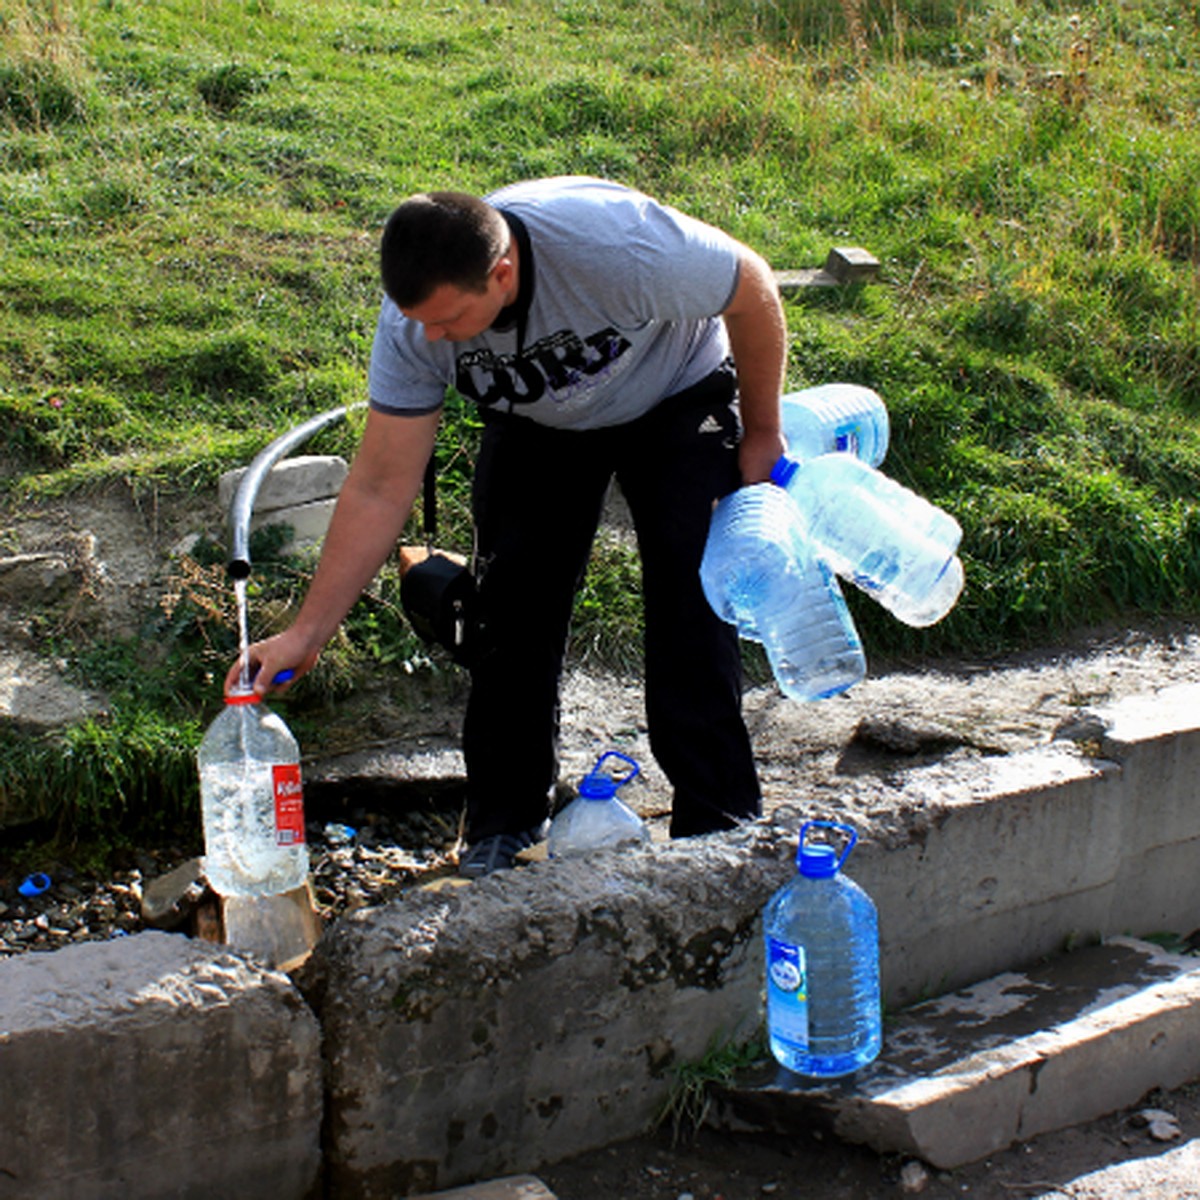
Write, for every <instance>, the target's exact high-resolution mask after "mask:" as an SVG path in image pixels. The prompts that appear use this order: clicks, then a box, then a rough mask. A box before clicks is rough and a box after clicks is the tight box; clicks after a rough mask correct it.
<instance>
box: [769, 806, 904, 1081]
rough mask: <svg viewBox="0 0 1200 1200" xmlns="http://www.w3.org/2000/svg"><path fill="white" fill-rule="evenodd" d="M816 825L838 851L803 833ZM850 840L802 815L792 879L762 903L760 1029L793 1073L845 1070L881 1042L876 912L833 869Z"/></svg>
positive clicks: (864, 1060) (845, 829) (869, 1057)
mask: <svg viewBox="0 0 1200 1200" xmlns="http://www.w3.org/2000/svg"><path fill="white" fill-rule="evenodd" d="M817 829H821V830H828V831H832V832H833V833H834V834H836V835H837V836H838V837H840V838H844V839H846V840H845V843H844V847H843V848H842V850H841V853H840V854H839V852H838V848H837V847H836V846H835V845H833V844H831V843H829V842H826V841H810V840H809V835H810V834H811V833H812V831H813V830H817ZM823 836H824V835H823ZM856 841H857V834H856V833H855V832H854V830H853V829H852V828H850V826H848V825H839V824H837V823H836V822H831V821H808V822H806V823H805V824H804V826H803V827H802V828H801V830H800V843H799V846H798V847H797V852H796V863H797V866H798V868H799V870H798V872H797V874H796V877H795V878H794V879H793V880H792V882H791V883H789V884H787V885H786V886H785V887H783V888H781V889H780V890H779V891H778V892H776V893H775V895H774V896H773V897H772V898H771V900H770V902H769V903H768V904H767V906H766V908H765V909H764V911H763V936H764V941H765V951H766V976H767V1037H768V1041H769V1043H770V1047H771V1053H772V1055H773V1056H774V1057H775V1059H776V1060H777V1061H778V1062H779V1063H780V1064H782V1065H783V1066H785V1067H786V1068H787V1069H788V1070H789V1071H795V1072H796V1073H797V1074H799V1075H809V1076H816V1077H833V1076H837V1075H848V1074H850V1073H851V1072H852V1071H857V1070H858V1069H859V1068H861V1067H865V1066H866V1065H867V1064H868V1063H870V1062H872V1061H873V1060H874V1059H875V1058H876V1057H877V1056H878V1054H879V1051H880V1049H881V1048H882V1045H883V1018H882V1007H881V999H880V985H879V921H878V916H877V914H876V911H875V905H874V903H873V901H872V900H871V898H870V896H868V895H867V893H866V892H865V891H863V889H862V888H860V887H859V886H858V884H856V883H854V882H853V880H850V879H848V878H846V876H845V875H843V874H841V868H842V866H843V864H844V863H845V861H846V858H847V857H848V856H849V854H850V851H851V850H852V849H853V848H854V843H855V842H856Z"/></svg>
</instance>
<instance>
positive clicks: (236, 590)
mask: <svg viewBox="0 0 1200 1200" xmlns="http://www.w3.org/2000/svg"><path fill="white" fill-rule="evenodd" d="M233 596H234V600H235V601H236V603H237V623H238V646H239V652H238V663H239V664H240V667H241V670H240V673H239V675H238V691H239V692H244V691H249V689H250V637H249V633H248V629H249V625H248V622H247V620H246V580H245V579H235V580H234V581H233Z"/></svg>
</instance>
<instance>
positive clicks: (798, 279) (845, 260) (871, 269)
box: [775, 246, 879, 295]
mask: <svg viewBox="0 0 1200 1200" xmlns="http://www.w3.org/2000/svg"><path fill="white" fill-rule="evenodd" d="M878 274H879V259H877V258H876V257H875V256H874V255H873V254H871V253H869V252H868V251H866V250H863V249H860V248H859V247H858V246H838V247H835V248H834V249H832V250H830V251H829V254H828V256H827V257H826V259H825V265H824V266H823V267H806V268H803V269H801V270H794V271H776V272H775V282H776V283H777V284H778V285H779V290H780V291H781V292H783V293H784V294H785V295H786V294H787V293H789V292H797V291H800V290H801V289H803V288H813V287H822V288H832V287H845V286H846V285H847V284H850V283H866V282H867V281H868V280H871V279H874V278H876V277H877V276H878Z"/></svg>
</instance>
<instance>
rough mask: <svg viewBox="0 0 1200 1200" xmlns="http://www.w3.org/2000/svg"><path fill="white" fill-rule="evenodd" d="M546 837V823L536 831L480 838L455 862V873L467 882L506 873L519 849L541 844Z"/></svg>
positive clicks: (519, 851)
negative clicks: (497, 872)
mask: <svg viewBox="0 0 1200 1200" xmlns="http://www.w3.org/2000/svg"><path fill="white" fill-rule="evenodd" d="M545 836H546V822H544V821H543V822H542V824H541V825H538V826H537V827H536V828H535V829H525V830H522V832H520V833H494V834H492V836H491V837H485V838H481V839H480V840H479V841H478V842H476V843H475V844H474V845H473V846H470V847H468V849H467V852H466V853H465V854H464V855H462V857H461V858H459V860H458V873H459V874H460V875H463V876H465V877H466V878H467V879H481V878H482V877H483V876H484V875H490V874H491V873H492V872H493V871H509V870H511V869H512V868H513V867H514V866H515V865H516V863H515V861H514V860H515V859H516V857H517V855H518V854H520V853H521V851H522V850H528V849H529V847H530V846H533V845H535V844H536V843H538V842H540V841H541V840H542V838H544V837H545Z"/></svg>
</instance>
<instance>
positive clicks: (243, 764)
mask: <svg viewBox="0 0 1200 1200" xmlns="http://www.w3.org/2000/svg"><path fill="white" fill-rule="evenodd" d="M196 761H197V766H198V767H199V770H200V803H201V809H202V815H203V820H204V874H205V877H206V878H207V879H208V882H209V884H210V885H211V886H212V889H213V891H215V892H217V893H218V894H219V895H222V896H271V895H274V894H276V893H277V892H286V891H290V890H291V889H292V888H295V887H299V886H300V885H301V884H302V883H304V881H305V879H307V877H308V847H307V845H306V844H305V840H304V798H303V790H302V785H301V779H300V749H299V747H298V746H297V744H296V739H295V738H294V737H292V734H291V732H290V730H289V729H288V727H287V726H286V725H285V724H284V723H283V720H282V719H281V718H280V717H279V716H278V715H277V714H276V713H273V712H272V711H271V710H270V709H269V708H267V707H266V706H265V705H264V704H262V702H261V701H260V700H259V698H258V697H257V696H256V695H255V694H254V693H253V692H240V693H234V694H231V695H228V696H226V697H225V707H224V708H223V709H222V710H221V712H220V713H219V714H218V716H217V718H216V720H214V721H213V723H212V724H211V725H210V726H209V727H208V731H207V732H206V733H205V735H204V740H203V741H202V742H201V743H200V749H199V751H198V753H197V756H196Z"/></svg>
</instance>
